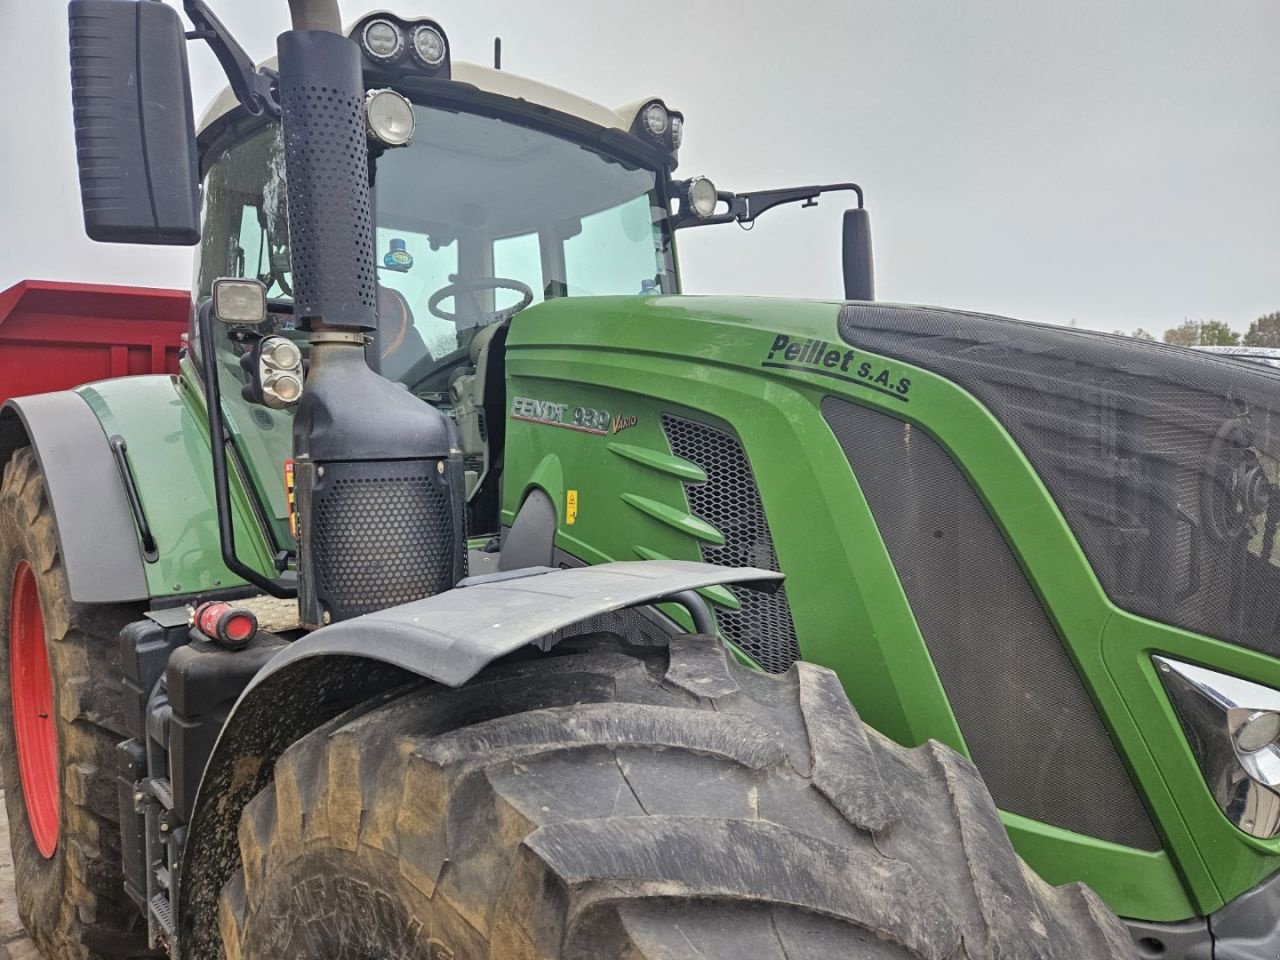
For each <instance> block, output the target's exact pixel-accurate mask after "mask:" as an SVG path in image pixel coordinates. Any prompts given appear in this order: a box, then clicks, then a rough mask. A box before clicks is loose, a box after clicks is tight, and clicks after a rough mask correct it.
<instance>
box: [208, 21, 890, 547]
mask: <svg viewBox="0 0 1280 960" xmlns="http://www.w3.org/2000/svg"><path fill="white" fill-rule="evenodd" d="M347 36H348V37H349V38H350V39H351V40H353V41H355V42H356V43H357V44H358V45H359V47H360V51H361V65H362V79H363V82H364V87H365V90H366V93H365V104H364V113H365V117H366V128H367V129H366V132H367V143H357V144H348V145H346V148H347V149H355V150H359V149H362V148H366V147H367V153H368V163H369V179H370V185H371V211H372V218H373V233H374V246H375V251H376V256H375V279H374V283H375V286H376V302H377V327H376V329H375V330H373V331H371V334H370V336H369V345H368V350H367V353H368V360H369V364H370V366H371V367H373V368H374V369H376V370H378V371H379V372H380V373H381V374H382V375H383V376H384V377H386V378H388V379H391V380H395V381H398V382H399V383H401V384H403V385H404V387H405V388H406V389H408V390H409V391H410V392H411V393H413V394H414V395H416V396H418V397H419V398H421V399H423V400H425V401H427V402H429V403H431V404H433V405H434V406H436V407H437V408H439V409H441V410H443V411H444V412H445V413H447V414H448V415H449V416H450V417H451V418H452V419H453V421H454V422H455V423H456V424H457V426H458V427H459V430H460V432H461V439H462V449H463V452H464V455H465V462H466V490H467V498H468V502H469V504H470V508H469V513H470V517H469V520H470V523H471V529H472V530H473V531H475V532H477V533H489V532H496V531H497V530H498V518H497V509H498V501H499V495H498V475H497V471H496V470H494V469H491V466H492V464H491V460H494V459H496V455H495V456H493V457H491V455H490V451H491V449H500V431H501V421H502V419H503V417H504V414H505V410H504V409H503V404H504V400H505V398H504V397H503V396H502V391H503V377H502V371H501V363H502V347H503V344H504V342H505V329H506V323H507V321H509V320H511V319H512V318H513V317H514V316H515V315H516V314H517V313H519V312H520V311H521V310H523V309H525V308H527V307H530V306H532V305H536V304H538V303H541V302H544V301H549V300H555V299H559V298H563V297H577V296H601V295H633V296H634V295H653V294H676V293H679V292H680V280H679V273H678V268H677V262H676V254H675V242H674V235H675V232H676V230H677V229H680V228H685V227H692V226H698V225H704V224H713V223H724V222H739V223H750V222H751V221H753V220H754V219H755V217H756V216H758V215H759V214H761V213H763V212H764V211H765V210H767V209H769V208H771V207H773V206H776V205H778V204H781V203H792V202H804V203H806V204H809V205H812V204H813V203H814V202H815V200H816V198H817V197H818V196H820V195H821V194H822V193H825V192H828V191H832V190H852V191H855V192H857V194H858V199H859V208H858V209H856V210H852V211H850V212H849V214H850V216H849V217H848V218H847V222H846V228H845V247H846V254H847V257H846V260H847V263H846V288H847V289H846V293H847V294H848V295H850V296H853V297H856V298H859V299H871V279H870V276H871V265H870V246H869V232H868V228H867V222H866V214H865V211H864V210H862V209H861V190H860V189H859V188H858V187H857V186H856V185H855V184H832V185H823V186H814V187H801V188H790V189H787V190H774V191H761V192H757V193H750V194H734V193H729V192H724V191H719V190H717V189H716V188H715V186H714V185H713V184H712V182H711V181H710V180H708V179H707V178H705V177H694V178H692V179H689V180H684V181H677V180H675V179H674V178H673V174H674V171H675V169H676V166H677V163H678V158H679V149H680V146H681V142H682V139H683V132H684V117H683V115H682V114H681V113H679V112H678V111H675V110H672V109H670V108H668V107H667V105H666V104H665V103H664V102H663V101H662V100H660V99H657V98H653V97H650V98H647V99H643V100H640V101H637V102H635V103H632V104H630V105H628V106H625V107H621V108H618V109H616V110H615V109H610V108H607V107H603V106H601V105H599V104H596V103H593V102H591V101H589V100H586V99H583V98H580V97H577V96H574V95H572V94H569V93H566V92H564V91H560V90H556V89H554V88H552V87H549V86H546V85H545V84H541V83H537V82H535V81H532V80H527V79H525V78H522V77H518V76H516V75H513V74H511V73H508V72H505V71H502V70H500V69H499V68H498V66H497V64H496V63H495V66H494V67H493V68H490V67H484V66H479V65H475V64H467V63H461V62H457V63H455V62H453V61H452V59H451V56H450V50H449V45H448V41H447V39H446V37H445V34H444V31H443V28H442V27H441V26H440V24H438V23H437V22H435V21H433V20H430V19H426V18H417V19H402V18H399V17H395V16H392V15H389V14H384V13H376V14H371V15H369V16H367V17H365V18H363V19H361V20H359V21H357V22H356V23H354V24H353V25H351V26H350V27H349V28H348V29H347ZM274 70H275V62H274V61H270V62H268V63H267V64H264V65H263V66H262V67H260V68H259V75H266V76H270V75H271V74H272V73H273V72H274ZM246 99H247V98H246V97H245V96H243V95H242V91H237V90H236V89H235V85H233V86H232V87H230V88H228V89H227V90H226V91H224V92H223V94H222V95H221V96H220V97H218V98H217V99H216V100H215V101H214V103H213V104H212V105H211V107H210V108H209V110H208V111H207V112H206V114H205V117H204V118H203V119H202V121H201V123H200V124H199V137H198V149H199V172H200V177H201V180H202V182H203V188H204V189H203V194H202V205H203V209H202V214H201V222H202V228H201V239H200V246H199V251H198V254H197V266H196V289H195V300H196V303H197V305H199V304H201V303H203V302H204V301H206V300H208V299H209V298H210V296H211V294H212V290H213V285H214V283H215V281H217V280H219V279H226V278H240V279H246V280H256V281H259V282H261V284H262V285H263V286H264V288H265V290H266V297H267V303H268V310H267V315H266V322H265V323H255V324H251V325H244V324H241V325H237V324H235V323H232V324H230V325H228V324H219V325H217V326H216V327H215V328H214V336H215V343H216V347H217V350H218V356H219V358H220V363H219V369H220V370H221V371H222V379H223V384H222V394H223V397H224V398H225V400H226V402H227V404H228V406H229V407H230V410H229V416H230V419H231V420H232V429H233V430H235V429H236V421H237V420H239V421H244V422H246V423H247V422H248V420H247V418H249V417H252V418H253V419H254V420H255V421H256V422H257V423H258V425H262V424H264V423H266V422H267V421H268V419H274V418H275V414H273V413H270V412H268V411H264V409H263V406H264V403H263V399H264V393H265V399H266V400H267V401H268V402H267V403H265V406H266V407H268V408H270V407H272V406H274V407H276V408H278V409H280V410H288V409H290V408H291V407H292V404H293V401H295V400H296V398H297V395H298V394H297V393H294V392H292V391H293V390H294V383H293V381H292V380H291V379H290V378H289V377H287V376H286V377H285V378H284V379H283V380H281V381H279V382H281V383H287V384H288V385H289V391H290V392H289V394H288V396H273V394H272V388H271V385H270V384H266V385H263V384H253V383H251V382H250V381H251V379H252V377H253V375H254V369H253V368H254V366H255V364H254V362H253V360H252V358H251V357H249V355H250V354H251V353H252V351H253V348H254V346H255V344H257V343H259V342H260V341H261V340H262V338H263V337H270V336H283V337H286V338H288V339H290V340H291V341H292V342H293V343H294V344H295V345H296V346H297V347H298V349H299V351H301V353H302V355H303V356H304V357H305V355H306V352H307V349H308V338H307V337H306V336H304V335H303V334H301V333H300V332H298V325H297V324H296V323H295V319H294V315H293V280H292V276H291V269H292V268H291V262H292V259H293V258H292V256H291V254H292V251H291V247H290V224H289V214H288V209H287V204H286V185H285V182H284V169H285V159H284V157H285V145H284V140H283V136H282V129H281V124H280V122H279V120H278V118H275V117H273V116H272V111H270V110H266V109H264V110H261V111H260V112H259V113H258V114H256V115H255V114H254V113H253V112H252V111H251V110H250V109H249V107H248V105H246ZM851 283H852V289H848V288H849V287H850V284H851ZM193 333H195V332H194V331H193ZM195 339H197V340H198V334H197V335H196V337H195ZM246 358H248V359H246ZM490 374H491V375H490ZM264 386H265V391H264V390H263V387H264ZM297 389H298V391H300V389H301V378H299V379H298V381H297ZM242 393H244V394H245V395H244V396H243V397H242ZM236 432H237V433H239V432H240V431H236ZM491 432H493V433H497V434H498V435H499V436H498V441H499V442H497V443H495V442H493V440H492V438H491V436H490V434H491ZM287 434H288V431H287V430H280V431H278V432H277V436H278V438H279V440H280V444H281V450H280V451H279V453H280V456H279V457H278V459H283V458H284V457H287V455H288V454H287V452H285V447H284V444H285V443H287ZM246 442H253V443H257V442H258V441H257V440H253V441H246ZM262 480H263V482H264V483H265V485H267V486H269V487H276V488H279V486H280V485H279V483H278V481H276V480H275V479H274V478H262ZM274 495H275V497H277V498H279V497H282V496H283V490H282V488H281V489H276V490H275V491H274Z"/></svg>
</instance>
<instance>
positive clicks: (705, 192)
mask: <svg viewBox="0 0 1280 960" xmlns="http://www.w3.org/2000/svg"><path fill="white" fill-rule="evenodd" d="M685 196H686V197H687V198H688V200H689V209H690V210H691V211H692V212H693V215H694V216H695V217H697V218H698V219H699V220H705V219H707V217H709V216H711V215H712V214H713V213H715V212H716V204H717V203H718V202H719V200H720V198H719V196H717V191H716V185H715V184H714V183H712V182H711V181H710V180H708V179H707V178H706V177H694V178H693V179H692V180H690V181H689V186H688V187H686V188H685Z"/></svg>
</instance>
